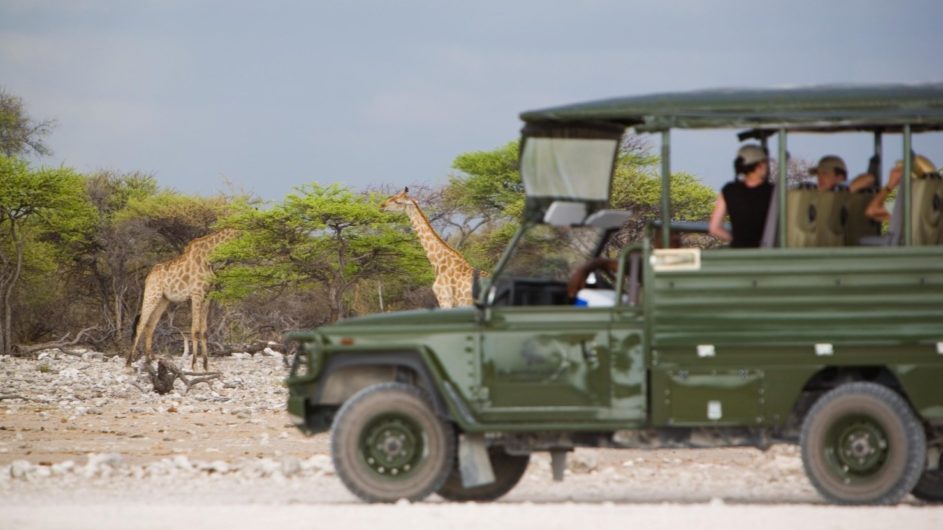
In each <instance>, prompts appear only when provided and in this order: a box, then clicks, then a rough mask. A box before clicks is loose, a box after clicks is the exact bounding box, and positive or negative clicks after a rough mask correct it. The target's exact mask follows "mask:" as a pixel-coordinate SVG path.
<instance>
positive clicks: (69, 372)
mask: <svg viewBox="0 0 943 530" xmlns="http://www.w3.org/2000/svg"><path fill="white" fill-rule="evenodd" d="M80 374H81V372H79V370H78V368H65V369H63V370H59V377H60V378H61V379H69V380H74V379H78V377H79V375H80Z"/></svg>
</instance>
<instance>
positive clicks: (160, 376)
mask: <svg viewBox="0 0 943 530" xmlns="http://www.w3.org/2000/svg"><path fill="white" fill-rule="evenodd" d="M144 367H145V368H146V369H147V373H148V375H150V376H151V383H152V384H153V385H154V392H157V393H158V394H167V393H168V392H170V391H171V390H173V388H174V381H176V380H177V379H180V380H181V381H183V384H184V385H186V386H187V390H186V391H185V392H184V393H187V392H189V391H190V389H191V388H193V386H195V385H198V384H200V383H207V384H209V382H210V381H214V380H216V379H222V377H223V374H222V372H203V373H199V374H197V373H194V372H184V371H182V370H181V369H180V368H177V365H175V364H174V363H173V361H171V360H170V359H166V358H164V357H161V358H159V359H158V360H157V370H154V368H153V367H152V366H151V363H149V362H145V363H144ZM188 375H191V376H192V375H199V377H195V378H193V379H189V378H188V377H187V376H188Z"/></svg>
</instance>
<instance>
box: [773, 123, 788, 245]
mask: <svg viewBox="0 0 943 530" xmlns="http://www.w3.org/2000/svg"><path fill="white" fill-rule="evenodd" d="M777 138H778V140H779V152H778V153H777V155H776V162H777V164H778V166H779V168H778V171H777V172H776V196H777V201H776V202H777V205H776V206H777V207H778V208H779V210H778V213H779V220H778V222H777V223H776V224H777V226H778V227H779V230H778V232H779V234H778V237H779V246H780V248H786V173H787V170H788V168H789V161H788V160H786V156H787V155H786V129H785V128H781V129H779V134H778V135H777Z"/></svg>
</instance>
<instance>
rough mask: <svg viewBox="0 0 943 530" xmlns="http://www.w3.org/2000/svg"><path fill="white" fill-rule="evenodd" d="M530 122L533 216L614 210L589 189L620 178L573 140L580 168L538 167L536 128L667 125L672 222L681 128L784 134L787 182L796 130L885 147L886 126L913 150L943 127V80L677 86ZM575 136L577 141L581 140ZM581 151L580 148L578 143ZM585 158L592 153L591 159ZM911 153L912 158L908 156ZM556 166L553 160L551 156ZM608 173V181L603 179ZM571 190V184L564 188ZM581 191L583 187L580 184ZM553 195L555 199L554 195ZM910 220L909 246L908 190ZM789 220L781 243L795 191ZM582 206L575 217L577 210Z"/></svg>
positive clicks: (548, 131)
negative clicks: (863, 134) (673, 166)
mask: <svg viewBox="0 0 943 530" xmlns="http://www.w3.org/2000/svg"><path fill="white" fill-rule="evenodd" d="M520 117H521V119H522V120H524V122H525V124H526V125H525V127H524V130H523V135H522V157H521V173H522V176H524V184H525V190H526V192H527V210H526V212H525V215H526V216H527V217H528V218H529V219H532V220H537V221H539V220H541V218H543V220H544V222H547V221H546V217H547V216H548V214H553V213H555V212H554V211H553V210H551V209H550V207H551V206H553V202H554V200H556V201H557V202H567V201H571V202H572V203H579V204H578V206H582V207H583V208H584V209H585V210H586V213H587V214H591V213H592V212H594V211H597V210H599V209H602V208H605V205H606V204H607V201H605V200H598V199H596V198H595V197H587V196H586V195H587V191H589V190H598V189H602V183H603V182H605V186H606V188H605V189H608V185H609V181H610V179H611V176H612V167H610V168H609V171H608V172H605V173H604V172H602V171H600V170H598V169H594V170H593V171H587V170H586V168H598V167H601V166H602V165H603V164H604V163H605V162H606V161H607V160H611V161H613V162H614V157H615V155H616V153H613V158H611V159H608V158H607V157H606V156H599V155H598V154H597V155H596V159H595V160H589V159H590V158H592V157H591V156H590V154H591V153H590V152H589V151H587V150H584V151H582V152H581V154H575V151H577V150H578V149H576V147H575V145H572V146H571V145H568V146H566V149H565V150H561V152H565V153H566V157H567V158H569V159H573V160H579V164H576V165H573V167H574V168H576V169H577V170H574V171H568V172H560V171H546V170H543V167H542V166H541V165H539V164H538V165H537V166H534V167H537V171H534V170H533V168H530V169H531V171H530V172H528V168H529V166H528V160H527V158H526V157H525V156H524V155H526V154H527V153H528V143H529V142H530V140H531V137H532V136H534V135H533V132H532V131H540V135H542V136H548V137H552V136H555V135H562V136H567V135H568V134H569V133H567V132H566V131H570V130H581V129H592V128H595V129H598V130H604V129H607V128H608V130H613V129H618V128H621V129H622V130H623V131H624V130H625V129H626V128H628V127H631V128H633V129H634V130H635V131H636V132H660V133H661V134H662V161H661V164H662V169H661V173H662V190H663V193H662V199H661V202H662V204H661V209H662V222H663V224H664V225H665V226H668V225H669V223H670V211H671V208H670V199H669V196H670V194H669V193H668V191H667V190H668V189H669V180H670V179H669V175H670V174H671V172H670V162H669V160H670V156H669V150H670V147H669V145H670V143H669V138H668V135H669V131H670V130H671V129H674V128H681V129H723V128H728V129H729V128H741V129H746V130H745V131H742V132H741V133H740V134H739V136H740V139H741V140H744V139H746V138H751V137H752V138H759V139H761V140H762V141H763V143H764V145H765V142H766V139H767V138H768V137H769V136H771V135H772V134H774V133H779V150H780V152H779V156H778V157H777V158H779V159H780V164H779V166H780V167H779V170H778V172H777V173H778V175H777V184H778V185H780V186H781V188H782V187H784V186H785V183H786V165H785V162H784V161H785V159H786V157H787V155H786V150H785V149H786V141H785V137H786V135H787V133H788V132H797V131H798V132H840V131H870V132H873V133H874V135H875V138H876V140H875V145H876V151H878V150H879V145H880V140H879V137H880V135H881V134H883V133H902V134H903V136H904V149H903V151H904V152H910V145H911V144H910V137H911V133H913V132H926V131H941V130H943V83H930V84H922V85H905V84H898V85H870V86H865V85H835V86H819V87H797V88H774V89H754V88H746V89H711V90H698V91H692V92H670V93H663V94H651V95H643V96H630V97H623V98H612V99H603V100H598V101H590V102H585V103H576V104H572V105H564V106H560V107H551V108H547V109H542V110H534V111H528V112H524V113H522V114H521V116H520ZM571 143H572V142H571ZM571 147H572V151H574V152H570V150H571V149H570V148H571ZM547 151H548V152H543V153H542V154H541V157H542V159H545V160H553V159H554V158H556V157H559V156H560V155H559V154H557V153H556V152H555V151H557V150H556V147H555V146H550V148H549V149H547ZM581 157H582V159H581ZM901 158H907V157H904V156H901ZM909 164H910V160H909V159H907V160H905V162H904V173H905V175H904V189H907V190H909V187H910V181H909V179H910V167H909ZM543 166H548V164H543ZM603 177H605V179H603ZM547 189H552V190H556V191H557V192H558V193H554V194H547V193H544V192H543V191H544V190H547ZM561 190H562V191H561ZM574 190H575V191H574ZM548 195H549V196H550V197H548ZM902 198H903V201H902V203H903V209H902V210H903V213H902V217H903V220H904V226H903V236H904V244H908V245H909V244H910V243H911V240H912V227H911V226H910V225H911V224H912V223H911V220H910V212H911V202H912V199H911V197H910V193H909V192H907V191H905V192H904V193H903V194H902ZM777 204H778V208H779V217H780V219H779V223H778V230H777V239H778V241H779V245H780V246H781V245H783V244H784V242H785V240H786V230H787V227H786V220H785V213H784V212H785V209H786V205H785V194H780V196H779V198H778V200H777ZM580 213H581V212H576V214H575V215H570V216H569V217H566V218H576V217H579V216H580ZM668 242H669V234H668V231H663V232H662V244H663V245H668Z"/></svg>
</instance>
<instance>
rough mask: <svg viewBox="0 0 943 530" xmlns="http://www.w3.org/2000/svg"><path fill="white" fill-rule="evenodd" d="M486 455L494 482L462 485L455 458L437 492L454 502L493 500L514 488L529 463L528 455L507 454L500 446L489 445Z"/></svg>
mask: <svg viewBox="0 0 943 530" xmlns="http://www.w3.org/2000/svg"><path fill="white" fill-rule="evenodd" d="M488 457H489V458H490V459H491V468H492V469H493V470H494V482H492V483H491V484H485V485H483V486H477V487H474V488H466V487H464V486H462V473H461V472H460V471H459V469H458V459H456V462H455V465H454V466H453V467H452V473H451V474H450V475H449V478H448V480H446V481H445V484H443V485H442V487H441V488H439V491H438V492H437V493H438V494H439V495H440V496H441V497H442V498H443V499H446V500H449V501H455V502H487V501H493V500H495V499H498V498H501V497H503V496H504V495H507V493H508V492H509V491H511V490H512V489H514V486H516V485H517V483H518V482H520V480H521V477H523V476H524V472H525V471H527V464H529V463H530V455H509V454H507V453H506V452H505V451H504V448H501V447H489V448H488Z"/></svg>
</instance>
